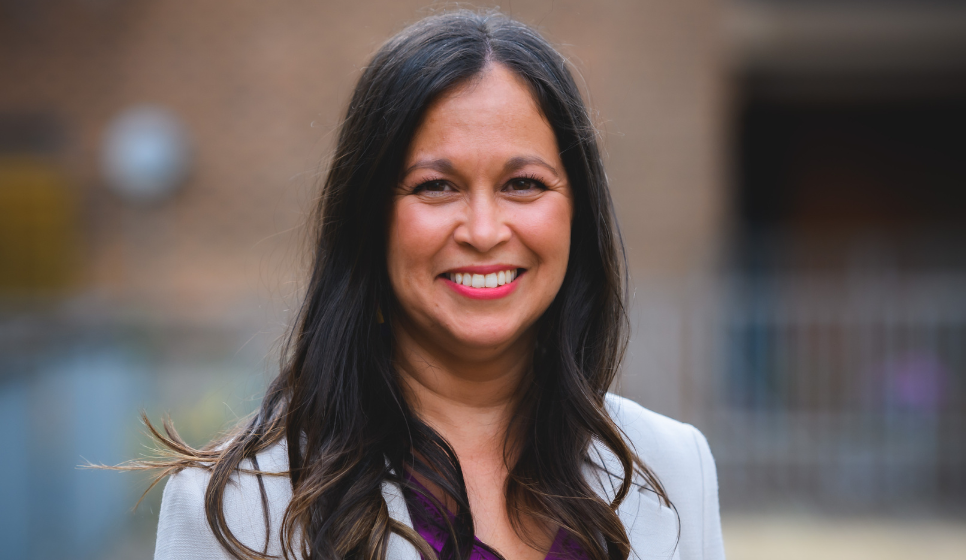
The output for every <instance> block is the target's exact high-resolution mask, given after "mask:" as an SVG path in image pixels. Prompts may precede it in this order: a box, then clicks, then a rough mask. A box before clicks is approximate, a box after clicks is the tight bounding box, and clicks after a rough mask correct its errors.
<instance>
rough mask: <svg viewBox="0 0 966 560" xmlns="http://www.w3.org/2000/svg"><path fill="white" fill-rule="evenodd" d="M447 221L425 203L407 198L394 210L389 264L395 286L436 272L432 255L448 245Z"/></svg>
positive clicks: (390, 233) (399, 202)
mask: <svg viewBox="0 0 966 560" xmlns="http://www.w3.org/2000/svg"><path fill="white" fill-rule="evenodd" d="M447 237H448V236H447V224H446V220H444V219H443V217H442V216H440V215H439V213H438V212H433V211H432V209H431V208H426V206H425V205H419V204H410V203H408V201H407V200H405V199H403V200H401V201H398V202H397V203H396V204H395V206H394V208H393V211H392V217H391V220H390V224H389V241H388V244H387V245H388V246H387V249H388V255H387V260H388V262H387V265H388V268H389V276H390V280H391V281H392V283H393V285H394V286H395V287H397V288H398V286H399V285H400V282H399V281H400V280H402V279H403V278H412V277H414V276H415V275H419V274H420V273H423V274H429V273H431V272H432V267H431V264H432V257H433V256H434V255H435V254H436V253H437V252H438V251H439V250H440V248H441V247H442V246H443V245H445V243H446V239H447ZM403 275H405V276H403Z"/></svg>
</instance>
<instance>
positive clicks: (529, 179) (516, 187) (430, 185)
mask: <svg viewBox="0 0 966 560" xmlns="http://www.w3.org/2000/svg"><path fill="white" fill-rule="evenodd" d="M500 190H501V191H508V192H521V191H531V190H540V191H544V190H547V185H546V184H544V182H543V181H541V180H540V179H538V178H537V177H536V176H535V175H532V174H524V175H519V176H516V177H513V178H512V179H510V180H509V181H507V182H506V184H504V185H503V188H502V189H500ZM455 191H456V189H455V188H454V187H453V185H452V183H450V182H449V181H447V180H446V179H430V180H428V181H423V182H421V183H419V184H418V185H416V186H414V187H412V188H411V189H410V192H411V193H412V194H420V193H426V194H428V193H434V194H436V195H437V196H438V195H441V194H443V193H447V192H455Z"/></svg>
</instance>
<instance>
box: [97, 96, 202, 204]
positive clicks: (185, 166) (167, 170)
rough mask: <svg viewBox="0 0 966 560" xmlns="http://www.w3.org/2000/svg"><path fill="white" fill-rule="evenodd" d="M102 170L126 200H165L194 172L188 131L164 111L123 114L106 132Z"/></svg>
mask: <svg viewBox="0 0 966 560" xmlns="http://www.w3.org/2000/svg"><path fill="white" fill-rule="evenodd" d="M102 165H103V172H104V175H105V176H106V177H107V179H108V181H109V182H110V184H111V186H112V187H113V188H114V190H115V191H117V192H118V194H120V195H121V196H123V197H124V198H126V199H129V200H132V201H135V202H153V201H157V200H161V199H163V198H166V197H167V196H169V195H171V193H172V192H173V191H174V190H175V189H177V188H178V187H179V186H180V185H181V184H182V183H183V182H184V180H185V178H186V177H187V175H188V171H189V169H190V166H191V141H190V137H189V134H188V130H187V128H186V127H185V126H184V124H183V123H182V122H181V120H180V119H179V118H178V116H177V115H175V114H174V113H172V112H171V111H169V110H167V109H165V108H163V107H158V106H154V105H138V106H134V107H130V108H128V109H125V110H124V111H122V112H121V113H120V114H119V115H118V116H117V117H115V118H114V120H112V121H111V123H110V124H109V125H108V127H107V131H106V133H105V135H104V144H103V153H102Z"/></svg>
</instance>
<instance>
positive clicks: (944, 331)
mask: <svg viewBox="0 0 966 560" xmlns="http://www.w3.org/2000/svg"><path fill="white" fill-rule="evenodd" d="M728 286H729V287H728V288H726V289H725V290H724V297H723V298H722V300H723V304H722V305H719V306H718V311H717V313H714V314H713V315H714V316H715V319H713V320H712V321H711V323H710V324H712V325H713V327H712V328H711V329H710V332H711V333H712V334H711V336H712V338H714V339H715V340H713V342H712V344H711V345H710V347H711V348H713V349H714V351H713V353H714V356H713V358H712V359H711V360H710V363H711V364H713V365H712V369H713V370H715V375H714V376H713V380H714V381H713V383H712V384H711V387H710V391H708V392H707V395H706V396H707V401H708V402H707V406H706V408H705V410H706V417H705V423H706V426H705V429H706V430H708V431H709V432H710V435H711V437H710V439H711V440H712V442H713V445H714V448H715V453H716V458H717V463H718V469H719V476H720V478H721V488H722V500H723V503H726V504H730V505H733V506H739V507H740V506H742V505H760V503H761V502H775V501H781V502H784V503H785V504H786V505H787V504H788V503H790V502H791V503H794V502H801V503H804V504H817V505H820V506H828V507H842V508H850V509H854V508H859V509H870V508H882V507H900V506H907V505H908V504H910V503H918V504H922V505H923V506H926V507H937V506H938V507H947V506H948V507H953V508H961V507H962V506H964V505H966V276H962V275H934V276H924V275H918V276H908V275H906V276H901V277H900V276H897V275H872V274H869V275H862V276H855V277H851V278H838V279H836V278H832V277H825V278H823V277H818V276H775V277H770V278H759V279H753V278H747V277H746V278H741V279H737V280H733V281H731V282H729V283H728ZM706 324H708V323H706Z"/></svg>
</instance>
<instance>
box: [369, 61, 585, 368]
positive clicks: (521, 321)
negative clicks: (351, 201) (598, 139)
mask: <svg viewBox="0 0 966 560" xmlns="http://www.w3.org/2000/svg"><path fill="white" fill-rule="evenodd" d="M572 215H573V196H572V193H571V189H570V184H569V183H568V181H567V175H566V173H565V172H564V167H563V162H562V161H561V160H560V153H559V149H558V147H557V141H556V138H555V136H554V133H553V130H552V129H551V128H550V124H549V123H548V122H547V120H546V119H545V118H544V116H543V114H542V113H541V111H540V109H539V107H538V105H537V103H536V101H535V100H534V99H533V96H532V95H531V94H530V91H529V90H528V89H527V86H526V85H525V83H524V82H522V80H521V79H520V78H518V77H517V76H516V75H514V74H513V73H511V72H510V71H509V70H507V69H506V68H505V67H503V66H502V65H498V64H494V65H491V66H489V67H488V68H487V69H486V70H485V71H484V73H483V74H482V75H481V76H480V77H478V78H476V79H473V80H471V81H470V82H469V83H468V84H466V85H463V86H461V87H458V88H456V89H454V90H453V91H451V92H449V93H448V94H446V95H444V96H442V97H441V98H440V99H438V100H437V101H436V102H434V104H433V105H431V106H430V107H429V109H428V111H427V113H426V115H425V117H424V120H423V122H422V124H421V125H420V127H419V128H418V130H417V131H416V135H415V136H414V138H413V141H412V145H411V147H410V149H409V153H408V155H407V157H406V160H405V163H404V165H403V172H402V175H401V180H400V183H399V185H397V187H396V190H395V195H394V200H393V206H392V211H391V216H390V224H389V239H388V256H387V261H388V268H389V279H390V282H391V284H392V288H393V291H394V293H395V295H396V298H397V300H398V301H399V307H400V309H399V310H398V311H399V312H400V314H401V315H402V316H401V317H400V316H398V315H397V316H395V317H394V322H396V326H397V327H399V328H403V329H405V330H406V335H407V337H411V338H413V339H415V340H416V341H417V342H418V343H420V344H421V345H423V346H429V347H436V348H438V349H442V350H444V351H449V352H453V353H455V354H457V355H459V354H460V353H461V352H466V351H467V350H479V351H483V352H484V353H487V352H489V351H498V350H500V349H501V348H507V347H508V345H511V344H513V343H514V342H516V341H519V340H524V339H523V338H522V337H524V335H526V334H527V333H528V331H529V329H531V327H533V325H534V323H536V321H537V319H538V318H539V317H540V315H541V314H543V312H544V311H545V310H546V309H547V307H549V305H550V303H551V302H552V301H553V298H554V296H556V294H557V291H558V290H559V289H560V285H561V283H562V282H563V279H564V274H565V272H566V270H567V258H568V254H569V251H570V221H571V216H572ZM471 353H472V352H471Z"/></svg>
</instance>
